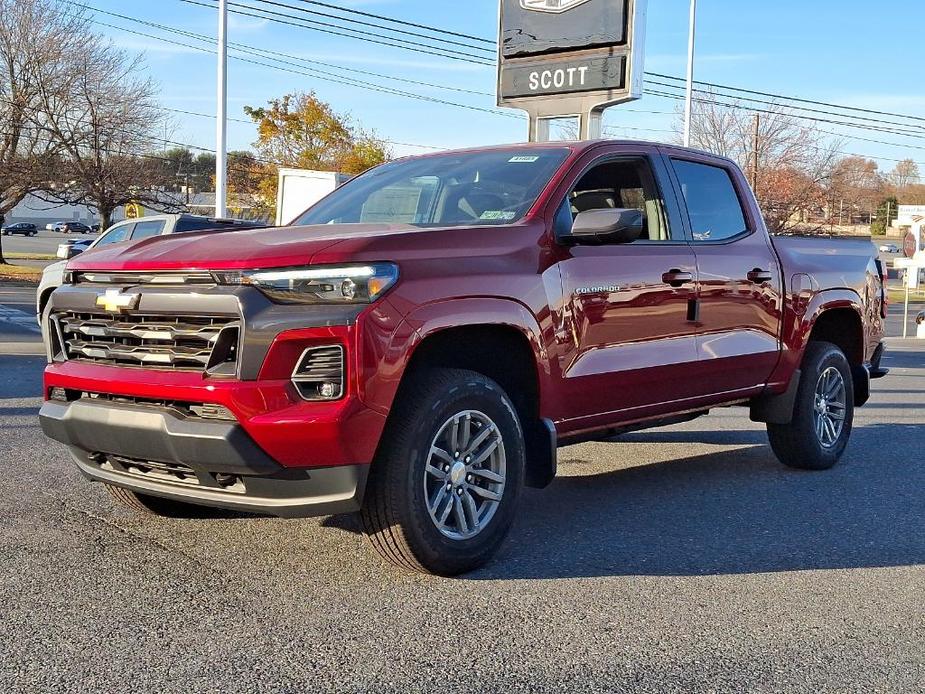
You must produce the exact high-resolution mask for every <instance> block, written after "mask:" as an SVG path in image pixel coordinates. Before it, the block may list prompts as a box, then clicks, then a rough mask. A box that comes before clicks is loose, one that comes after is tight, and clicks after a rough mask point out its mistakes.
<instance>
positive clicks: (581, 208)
mask: <svg viewBox="0 0 925 694" xmlns="http://www.w3.org/2000/svg"><path fill="white" fill-rule="evenodd" d="M568 203H569V204H568V208H567V209H560V210H559V213H558V214H557V216H556V230H557V233H558V232H559V227H560V225H563V224H565V223H566V221H567V220H566V219H565V217H566V212H570V213H571V216H572V217H574V216H577V215H578V214H580V213H582V212H588V211H589V210H600V209H606V208H611V209H635V210H639V211H640V212H642V214H643V220H644V226H643V230H642V235H641V236H640V237H639V241H641V242H646V241H671V240H672V239H673V238H674V237H673V236H672V233H671V229H670V228H669V226H668V221H667V217H666V215H665V209H664V204H663V201H662V196H661V193H660V192H659V189H658V185H657V184H656V182H655V176H654V175H653V173H652V168H651V166H650V165H649V162H648V160H646V159H644V158H641V157H633V158H624V159H611V160H610V161H607V162H605V163H602V164H598V165H597V166H595V167H593V168H591V169H590V170H589V171H588V172H587V173H585V174H584V175H583V176H582V177H581V178H580V179H579V180H578V183H577V184H575V188H574V189H573V190H572V192H571V193H569V196H568ZM568 224H569V227H570V226H571V221H570V220H568ZM677 235H678V238H680V230H678V232H677Z"/></svg>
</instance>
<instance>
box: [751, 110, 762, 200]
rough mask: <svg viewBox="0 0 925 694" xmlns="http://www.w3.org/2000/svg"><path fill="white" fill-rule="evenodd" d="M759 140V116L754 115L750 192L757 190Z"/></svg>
mask: <svg viewBox="0 0 925 694" xmlns="http://www.w3.org/2000/svg"><path fill="white" fill-rule="evenodd" d="M760 138H761V114H760V113H756V114H755V133H754V139H753V140H752V150H753V152H754V156H753V159H752V190H753V191H757V190H758V145H759V144H760V142H759V140H760Z"/></svg>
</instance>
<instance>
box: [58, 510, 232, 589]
mask: <svg viewBox="0 0 925 694" xmlns="http://www.w3.org/2000/svg"><path fill="white" fill-rule="evenodd" d="M42 493H43V495H44V496H47V497H49V498H51V499H52V500H53V501H55V502H56V503H58V504H59V505H61V506H62V507H63V508H65V509H66V510H68V511H71V512H72V513H76V514H78V515H81V516H84V517H86V518H90V519H92V520H95V521H97V522H98V523H102V524H103V525H105V526H107V527H109V528H112V529H113V530H116V531H118V532H120V533H122V534H124V535H126V536H128V537H130V538H132V539H134V540H138V541H140V542H143V543H147V544H151V545H154V546H155V547H157V548H158V549H161V550H163V551H164V552H166V553H168V554H172V555H177V556H180V557H182V558H184V559H186V560H187V561H189V562H192V563H193V564H195V565H196V566H197V567H199V568H200V569H204V570H206V571H209V572H211V573H213V574H214V575H216V576H218V577H220V578H221V579H222V580H223V581H227V582H229V583H231V581H230V579H231V576H229V575H228V574H225V573H222V572H221V571H220V570H218V569H217V568H215V567H214V566H211V565H209V564H207V563H205V562H203V561H202V560H201V559H199V558H198V557H196V556H194V555H192V554H190V553H189V552H186V551H184V550H182V549H180V548H178V547H171V546H170V545H168V544H166V543H164V542H162V541H160V540H158V539H157V538H156V537H151V536H150V535H144V534H142V533H139V532H136V531H134V530H132V529H131V528H127V527H125V526H123V525H120V524H119V523H116V522H115V521H113V520H112V519H111V518H107V517H105V516H101V515H99V514H97V513H93V512H92V511H88V510H86V509H83V508H80V507H79V506H74V505H73V504H70V503H68V502H67V501H65V500H64V499H62V498H61V497H59V496H55V495H54V494H51V493H50V492H42Z"/></svg>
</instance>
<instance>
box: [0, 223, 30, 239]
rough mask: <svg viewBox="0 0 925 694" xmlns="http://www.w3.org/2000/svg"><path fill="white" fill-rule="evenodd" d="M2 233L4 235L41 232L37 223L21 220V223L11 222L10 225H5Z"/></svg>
mask: <svg viewBox="0 0 925 694" xmlns="http://www.w3.org/2000/svg"><path fill="white" fill-rule="evenodd" d="M2 233H3V235H4V236H14V235H18V236H35V235H36V234H38V233H39V230H38V229H37V228H36V226H35V224H30V223H29V222H19V224H10V225H9V226H6V227H3V232H2Z"/></svg>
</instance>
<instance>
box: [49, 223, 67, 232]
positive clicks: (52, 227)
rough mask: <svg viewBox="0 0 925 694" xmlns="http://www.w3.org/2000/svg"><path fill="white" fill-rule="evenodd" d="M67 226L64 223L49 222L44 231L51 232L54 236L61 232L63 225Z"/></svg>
mask: <svg viewBox="0 0 925 694" xmlns="http://www.w3.org/2000/svg"><path fill="white" fill-rule="evenodd" d="M65 224H67V222H66V221H63V222H50V223H48V224H46V225H45V231H53V232H55V233H56V234H60V233H61V230H62V229H63V228H64V225H65Z"/></svg>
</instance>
